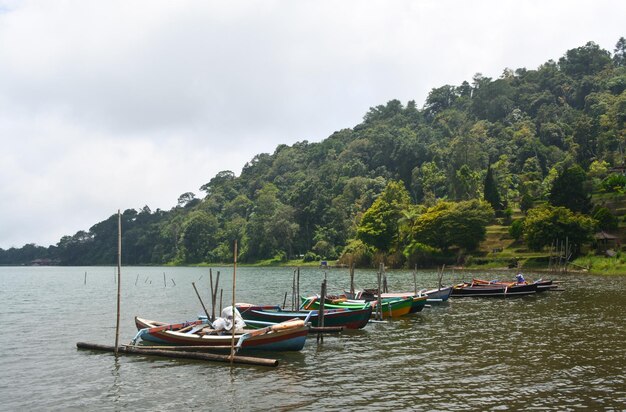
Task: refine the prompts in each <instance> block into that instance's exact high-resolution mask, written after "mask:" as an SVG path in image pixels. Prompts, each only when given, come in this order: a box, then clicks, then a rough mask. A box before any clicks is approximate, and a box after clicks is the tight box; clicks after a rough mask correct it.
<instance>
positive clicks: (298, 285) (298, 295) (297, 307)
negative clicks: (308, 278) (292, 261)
mask: <svg viewBox="0 0 626 412" xmlns="http://www.w3.org/2000/svg"><path fill="white" fill-rule="evenodd" d="M299 308H300V267H298V268H297V275H296V310H298V309H299Z"/></svg>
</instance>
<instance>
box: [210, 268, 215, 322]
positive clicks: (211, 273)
mask: <svg viewBox="0 0 626 412" xmlns="http://www.w3.org/2000/svg"><path fill="white" fill-rule="evenodd" d="M209 282H210V283H211V319H210V321H211V322H213V321H214V320H215V293H214V289H213V270H212V269H211V268H209Z"/></svg>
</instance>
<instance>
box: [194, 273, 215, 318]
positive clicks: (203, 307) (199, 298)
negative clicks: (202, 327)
mask: <svg viewBox="0 0 626 412" xmlns="http://www.w3.org/2000/svg"><path fill="white" fill-rule="evenodd" d="M191 286H193V290H195V291H196V296H198V300H199V301H200V304H201V305H202V309H204V313H205V314H206V318H207V319H208V320H209V321H210V320H211V319H210V318H209V311H208V310H206V306H204V302H203V301H202V298H201V297H200V294H199V293H198V289H196V284H195V283H194V282H191Z"/></svg>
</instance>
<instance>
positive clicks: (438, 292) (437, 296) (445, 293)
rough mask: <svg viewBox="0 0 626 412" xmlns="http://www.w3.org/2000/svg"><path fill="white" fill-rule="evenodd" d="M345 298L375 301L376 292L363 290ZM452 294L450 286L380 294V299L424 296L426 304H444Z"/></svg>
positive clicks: (346, 293) (348, 294)
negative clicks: (414, 291) (415, 291)
mask: <svg viewBox="0 0 626 412" xmlns="http://www.w3.org/2000/svg"><path fill="white" fill-rule="evenodd" d="M344 293H345V296H346V297H347V298H348V299H364V300H366V301H375V300H376V290H375V289H364V290H362V291H358V292H356V293H350V292H344ZM451 294H452V286H448V287H445V288H436V289H422V290H420V291H418V292H417V293H413V292H398V293H381V294H380V296H381V298H382V299H386V298H406V297H409V296H426V298H427V302H426V303H431V304H432V303H440V302H445V301H447V300H448V299H449V298H450V295H451Z"/></svg>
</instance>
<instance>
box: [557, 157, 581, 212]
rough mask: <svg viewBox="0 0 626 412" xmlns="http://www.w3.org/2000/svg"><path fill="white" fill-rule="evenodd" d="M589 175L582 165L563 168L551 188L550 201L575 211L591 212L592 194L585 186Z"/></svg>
mask: <svg viewBox="0 0 626 412" xmlns="http://www.w3.org/2000/svg"><path fill="white" fill-rule="evenodd" d="M586 182H587V175H586V173H585V171H584V170H583V169H582V167H580V166H578V165H574V166H571V167H568V168H566V169H564V170H563V172H561V173H560V174H559V176H558V177H557V178H556V180H555V181H554V183H553V185H552V189H551V190H550V197H549V201H550V203H551V204H552V205H554V206H563V207H566V208H568V209H570V210H571V211H573V212H580V213H589V212H590V211H591V195H590V194H589V191H588V190H587V189H586V188H585V184H586Z"/></svg>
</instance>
